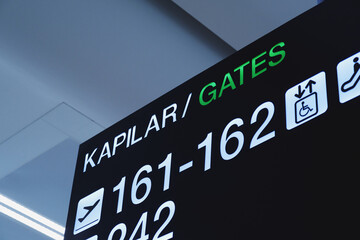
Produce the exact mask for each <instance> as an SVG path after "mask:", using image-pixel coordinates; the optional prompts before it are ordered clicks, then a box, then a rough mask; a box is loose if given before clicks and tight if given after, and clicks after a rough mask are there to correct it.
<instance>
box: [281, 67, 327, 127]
mask: <svg viewBox="0 0 360 240" xmlns="http://www.w3.org/2000/svg"><path fill="white" fill-rule="evenodd" d="M327 108H328V102H327V90H326V75H325V72H320V73H318V74H316V75H315V76H312V77H311V78H308V79H306V80H305V81H303V82H301V83H299V84H297V85H295V86H293V87H292V88H290V89H289V90H287V91H286V93H285V110H286V128H287V129H288V130H290V129H293V128H295V127H297V126H299V125H301V124H303V123H305V122H307V121H309V120H311V119H313V118H315V117H317V116H319V115H321V114H323V113H324V112H326V110H327Z"/></svg>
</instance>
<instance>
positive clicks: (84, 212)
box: [74, 188, 104, 239]
mask: <svg viewBox="0 0 360 240" xmlns="http://www.w3.org/2000/svg"><path fill="white" fill-rule="evenodd" d="M103 199H104V188H100V189H98V190H97V191H95V192H93V193H91V194H89V195H87V196H85V197H83V198H82V199H80V201H79V202H78V206H77V211H76V217H75V225H74V235H76V234H78V233H80V232H83V231H85V230H87V229H89V228H91V227H93V226H95V225H97V224H98V223H99V222H100V219H101V211H102V206H103ZM90 239H91V238H90Z"/></svg>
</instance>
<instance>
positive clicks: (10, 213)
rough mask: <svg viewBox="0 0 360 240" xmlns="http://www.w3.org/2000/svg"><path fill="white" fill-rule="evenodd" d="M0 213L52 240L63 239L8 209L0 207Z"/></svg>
mask: <svg viewBox="0 0 360 240" xmlns="http://www.w3.org/2000/svg"><path fill="white" fill-rule="evenodd" d="M0 213H3V214H5V215H7V216H9V217H11V218H13V219H15V220H17V221H19V222H21V223H23V224H25V225H26V226H28V227H31V228H32V229H34V230H36V231H38V232H41V233H42V234H45V235H46V236H48V237H50V238H52V239H54V240H63V239H64V237H63V236H62V235H60V234H58V233H56V232H53V231H51V230H50V229H48V228H46V227H44V226H42V225H40V224H38V223H36V222H34V221H32V220H30V219H28V218H26V217H24V216H22V215H20V214H18V213H16V212H15V211H13V210H10V209H9V208H7V207H5V206H3V205H0Z"/></svg>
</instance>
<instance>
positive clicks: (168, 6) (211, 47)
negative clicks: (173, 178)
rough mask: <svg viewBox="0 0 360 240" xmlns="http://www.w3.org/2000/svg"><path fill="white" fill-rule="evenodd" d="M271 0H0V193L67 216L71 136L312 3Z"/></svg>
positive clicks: (102, 123)
mask: <svg viewBox="0 0 360 240" xmlns="http://www.w3.org/2000/svg"><path fill="white" fill-rule="evenodd" d="M174 2H176V4H175V3H174ZM271 2H272V4H271V5H269V1H267V0H256V1H255V0H253V1H236V0H222V1H221V3H222V4H221V5H219V1H214V0H212V1H210V0H208V1H206V4H207V5H206V6H205V5H204V4H205V1H200V0H199V1H195V2H194V1H183V0H174V1H173V2H172V1H164V0H137V1H133V0H109V1H97V0H86V1H73V0H71V1H70V0H65V1H55V0H53V1H45V0H32V1H27V0H0V53H1V54H0V109H1V113H2V114H1V115H0V194H3V195H5V196H7V197H9V198H11V199H13V200H15V201H17V202H18V203H21V204H23V205H24V206H26V207H28V208H30V209H32V210H34V211H36V212H38V213H40V214H42V215H44V216H46V217H48V218H50V219H51V220H53V221H55V222H57V223H59V224H61V225H63V226H64V225H65V221H66V216H67V208H68V203H69V197H70V191H71V185H72V179H73V173H74V167H75V163H76V156H77V149H78V145H79V143H81V142H83V141H85V140H86V139H88V138H90V137H91V136H93V135H95V134H96V133H97V132H99V131H101V130H103V129H105V128H107V127H109V126H111V125H112V124H114V123H115V122H117V121H119V120H121V119H122V118H124V117H125V116H127V115H129V114H130V113H132V112H134V111H135V110H137V109H139V108H140V107H142V106H144V105H145V104H147V103H149V102H151V101H152V100H154V99H156V98H157V97H159V96H161V95H162V94H164V93H166V92H167V91H169V90H171V89H172V88H174V87H176V86H177V85H179V84H181V83H183V82H184V81H186V80H188V79H190V78H191V77H193V76H195V75H196V74H198V73H200V72H202V71H204V70H206V69H207V68H208V67H210V66H212V65H213V64H215V63H216V62H218V61H220V60H222V59H223V58H225V57H227V56H229V55H230V54H231V53H233V52H234V51H235V49H240V48H241V47H243V46H245V45H247V44H248V43H250V42H251V41H254V40H255V39H257V38H258V37H260V36H262V35H264V34H266V33H267V32H269V31H271V30H272V29H274V28H276V27H278V26H279V25H281V24H282V23H285V22H286V21H288V20H289V19H291V18H292V17H295V16H296V15H298V14H300V13H301V12H303V11H305V10H307V9H309V8H310V7H312V6H314V5H316V1H315V0H311V1H310V0H307V1H295V0H292V1H290V0H286V1H285V0H282V1H281V0H276V1H275V0H274V1H271ZM264 6H266V7H264ZM290 6H291V7H290ZM235 9H236V10H238V11H239V12H247V13H248V15H244V14H236V13H237V11H235ZM264 10H266V11H264ZM240 17H241V18H240ZM245 21H246V23H247V24H244V22H245ZM265 23H266V24H265ZM234 29H239V31H234ZM254 29H256V31H254ZM229 30H232V31H229ZM0 206H1V203H0ZM0 239H1V240H9V239H27V240H33V239H34V240H35V239H37V240H38V239H40V240H41V239H50V238H49V237H47V236H45V235H42V234H40V233H38V232H36V231H33V230H31V229H30V228H28V227H26V226H24V225H22V224H20V223H18V222H16V221H14V220H12V219H10V218H9V217H7V216H5V215H3V214H0Z"/></svg>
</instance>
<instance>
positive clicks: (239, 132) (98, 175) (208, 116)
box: [65, 1, 360, 240]
mask: <svg viewBox="0 0 360 240" xmlns="http://www.w3.org/2000/svg"><path fill="white" fill-rule="evenodd" d="M339 2H340V1H339ZM359 11H360V2H359V1H348V2H346V3H345V2H342V3H333V2H324V3H322V4H320V5H318V6H317V7H315V8H313V9H311V10H310V11H308V12H306V13H304V14H302V15H301V16H299V17H297V18H295V19H293V20H292V21H290V22H288V23H287V24H285V25H284V26H282V27H280V28H278V29H276V30H275V31H273V32H271V33H270V34H268V35H266V36H264V37H263V38H261V39H259V40H257V41H256V42H254V43H253V44H251V45H249V46H248V47H246V48H244V49H242V50H240V51H239V52H237V53H235V54H233V55H232V56H230V57H228V58H227V59H225V60H223V61H221V62H219V63H218V64H216V65H215V66H213V67H211V68H210V69H208V70H206V71H204V72H203V73H201V74H199V75H197V76H195V77H194V78H193V79H191V80H189V81H187V82H185V83H184V84H182V85H181V86H179V87H177V88H175V89H174V90H172V91H171V92H169V93H167V94H165V95H164V96H162V97H160V98H159V99H157V100H155V101H154V102H152V103H150V104H149V105H147V106H145V107H144V108H142V109H140V110H138V111H137V112H135V113H134V114H132V115H130V116H128V117H127V118H125V119H123V120H121V121H120V122H118V123H116V124H115V125H113V126H112V127H110V128H108V129H106V130H105V131H103V132H102V133H100V134H98V135H97V136H95V137H94V138H92V139H90V140H88V141H86V142H85V143H83V144H81V146H80V150H79V155H78V161H77V166H76V172H75V179H74V185H73V190H72V196H71V201H70V208H69V214H68V220H67V227H66V233H65V239H66V240H97V239H99V240H147V239H150V240H168V239H176V240H199V239H208V240H215V239H216V240H217V239H277V240H280V239H286V240H288V239H292V240H294V239H301V240H303V239H327V238H329V237H332V238H334V237H337V238H340V237H341V239H344V238H347V236H348V235H349V236H357V235H358V234H357V231H355V230H356V229H357V228H358V227H357V225H355V223H356V222H355V221H354V220H353V219H354V218H355V219H356V217H357V214H356V212H355V210H354V209H355V207H356V206H357V203H358V202H359V197H358V195H357V192H358V183H359V180H358V178H359V177H358V176H359V175H358V171H359V168H358V167H357V160H358V159H359V154H358V153H359V148H358V145H359V144H358V143H359V141H358V136H359V135H360V114H359V109H360V83H359V81H360V60H359V58H360V34H359V32H358V31H359V29H360V28H359V24H360V21H359V20H358V12H359ZM235 30H236V29H234V31H235ZM240 30H241V29H239V31H240Z"/></svg>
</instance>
